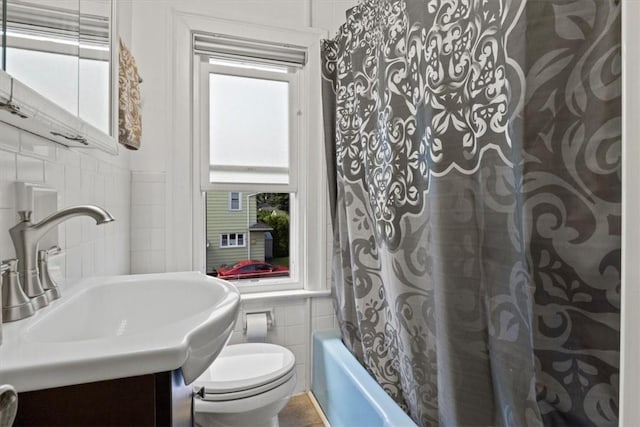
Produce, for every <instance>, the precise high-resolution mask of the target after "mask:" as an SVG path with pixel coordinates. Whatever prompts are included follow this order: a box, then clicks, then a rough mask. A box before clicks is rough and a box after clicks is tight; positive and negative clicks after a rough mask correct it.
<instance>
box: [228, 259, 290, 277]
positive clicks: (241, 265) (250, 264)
mask: <svg viewBox="0 0 640 427" xmlns="http://www.w3.org/2000/svg"><path fill="white" fill-rule="evenodd" d="M288 275H289V268H288V267H283V266H281V265H271V264H268V263H266V262H262V261H253V260H245V261H240V262H238V263H236V264H235V265H233V267H227V266H221V267H220V268H219V269H218V277H219V278H221V279H227V280H236V279H262V278H268V277H281V276H288Z"/></svg>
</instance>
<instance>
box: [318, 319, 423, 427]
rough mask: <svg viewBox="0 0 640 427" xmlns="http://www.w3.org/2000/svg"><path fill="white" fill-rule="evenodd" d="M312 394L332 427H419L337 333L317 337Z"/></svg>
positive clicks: (324, 333) (320, 333)
mask: <svg viewBox="0 0 640 427" xmlns="http://www.w3.org/2000/svg"><path fill="white" fill-rule="evenodd" d="M311 391H312V392H313V395H314V397H315V399H316V401H317V402H318V404H319V405H320V407H321V408H322V411H323V412H324V414H325V416H326V417H327V419H328V420H329V423H330V424H331V427H415V426H416V424H415V423H414V422H413V421H412V420H411V418H409V416H408V415H407V414H406V413H405V412H404V411H403V410H402V409H400V407H399V406H398V405H397V404H396V403H395V402H394V401H393V399H391V397H389V395H388V394H387V393H386V392H385V391H384V390H383V389H382V387H380V385H378V383H377V382H376V381H375V380H374V379H373V378H372V377H371V375H369V373H368V372H367V371H366V370H365V369H364V368H363V367H362V365H360V363H358V361H357V360H356V358H355V357H353V355H352V354H351V353H350V352H349V350H347V348H346V347H345V346H344V344H342V341H341V340H340V333H339V332H337V331H322V332H316V333H314V335H313V372H312V385H311Z"/></svg>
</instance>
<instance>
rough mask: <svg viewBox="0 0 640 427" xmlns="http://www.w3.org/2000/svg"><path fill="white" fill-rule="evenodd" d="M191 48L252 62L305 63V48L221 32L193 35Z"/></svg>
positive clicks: (195, 50)
mask: <svg viewBox="0 0 640 427" xmlns="http://www.w3.org/2000/svg"><path fill="white" fill-rule="evenodd" d="M193 50H194V52H195V53H196V54H198V55H204V56H210V57H217V58H230V59H234V60H237V59H238V58H243V59H246V60H249V61H252V62H262V63H267V64H278V65H287V66H292V67H302V66H304V65H305V64H306V63H307V50H306V49H305V48H304V47H301V46H295V45H289V44H280V43H271V42H263V41H255V40H250V39H244V38H241V37H235V36H229V35H223V34H200V33H195V34H194V35H193Z"/></svg>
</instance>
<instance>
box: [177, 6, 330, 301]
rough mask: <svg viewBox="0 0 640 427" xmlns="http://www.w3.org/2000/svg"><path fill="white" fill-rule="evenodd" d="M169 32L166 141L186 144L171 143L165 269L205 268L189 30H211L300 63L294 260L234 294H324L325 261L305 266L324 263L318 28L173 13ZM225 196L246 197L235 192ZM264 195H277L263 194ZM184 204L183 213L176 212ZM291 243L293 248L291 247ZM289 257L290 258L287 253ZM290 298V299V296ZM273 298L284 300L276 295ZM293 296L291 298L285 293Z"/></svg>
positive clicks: (321, 34)
mask: <svg viewBox="0 0 640 427" xmlns="http://www.w3.org/2000/svg"><path fill="white" fill-rule="evenodd" d="M172 14H173V23H174V25H175V26H174V27H173V31H172V33H171V36H168V38H167V43H169V44H173V45H174V46H175V51H174V52H175V54H174V56H172V59H171V61H170V62H168V63H167V65H168V66H169V67H171V68H172V69H173V93H174V94H175V97H176V99H175V101H176V102H175V103H174V104H173V106H172V108H171V109H170V110H168V111H167V119H168V120H169V119H171V120H172V121H173V123H174V125H173V128H172V136H173V138H174V141H181V140H184V137H185V135H190V142H191V144H188V145H184V144H176V145H175V146H174V154H175V156H173V157H172V168H171V170H170V171H169V175H170V176H169V178H168V180H167V182H168V184H169V189H170V195H169V197H168V198H167V203H168V208H169V215H170V216H169V222H170V224H171V227H170V228H168V229H169V234H168V238H167V242H168V245H167V248H168V251H167V268H168V269H172V270H179V269H185V268H192V269H194V270H198V271H201V272H205V270H206V252H205V241H206V221H205V198H204V193H203V192H202V188H200V185H199V184H200V183H201V176H202V171H201V170H200V169H201V168H200V165H201V161H202V158H203V157H207V156H205V155H204V153H202V151H201V147H202V144H201V142H202V139H201V138H202V124H201V117H200V114H196V113H197V112H198V111H200V110H199V109H200V105H201V102H202V98H203V97H202V96H201V93H202V92H201V91H200V90H199V86H200V77H201V76H200V63H201V61H200V59H199V58H198V57H196V56H195V55H194V51H193V35H194V33H196V32H211V29H212V28H214V29H215V32H216V33H217V34H227V35H230V36H236V37H243V38H251V39H254V40H264V41H266V42H273V43H281V44H285V45H287V44H294V45H297V46H303V47H305V48H306V50H307V58H308V60H307V65H306V66H305V67H304V68H303V69H302V70H300V71H299V79H300V80H299V88H300V94H299V97H300V105H301V107H302V108H301V114H300V115H299V123H300V124H299V129H302V130H303V131H302V130H301V131H300V135H301V138H300V140H299V148H300V150H299V153H298V155H297V158H296V159H294V161H293V162H294V164H295V166H296V168H297V170H300V171H304V174H301V175H300V176H299V179H298V182H297V186H298V191H297V193H296V197H295V199H296V200H295V203H292V207H291V210H292V212H291V217H292V219H293V218H295V219H296V220H297V221H296V223H295V224H293V221H292V224H291V229H292V233H297V235H296V236H293V235H292V236H291V237H292V239H291V240H292V241H293V240H294V238H295V244H292V246H291V253H290V258H291V259H295V260H297V263H296V265H295V275H293V276H292V277H290V278H283V279H286V280H279V279H275V278H274V279H273V285H268V286H267V285H266V284H260V286H257V287H254V289H251V288H250V287H245V286H241V287H240V290H241V292H243V293H245V292H256V293H258V295H257V296H258V297H259V296H260V295H262V294H264V293H266V294H265V295H269V294H271V293H272V291H283V292H286V291H288V290H295V292H298V290H301V291H305V292H306V291H310V292H316V291H322V292H323V293H324V292H326V290H327V289H328V284H327V280H326V278H327V263H326V262H307V260H309V261H311V260H314V261H315V260H324V259H326V257H327V226H328V219H327V208H326V203H327V198H326V197H327V189H326V169H325V161H324V158H325V157H324V154H325V150H324V144H323V129H322V105H321V94H320V86H321V85H320V80H321V76H320V70H321V64H320V45H321V40H322V39H323V38H327V36H328V34H327V32H326V31H324V30H317V29H313V28H302V29H294V28H279V27H273V26H266V25H260V24H255V23H246V22H241V21H231V20H226V19H218V18H213V17H208V16H202V15H194V14H190V13H186V12H181V11H179V10H174V11H173V12H172ZM184 170H192V171H193V175H191V176H186V175H184V174H180V173H178V171H184ZM189 187H190V188H192V192H191V193H185V192H184V188H189ZM233 191H246V190H245V189H242V188H235V189H233ZM265 191H268V192H278V191H281V190H278V189H265ZM189 203H190V204H191V206H192V210H191V212H190V213H191V215H190V216H188V211H185V210H184V208H183V206H185V204H189ZM186 243H190V244H191V245H190V247H191V250H190V251H189V252H185V251H184V250H183V249H180V248H184V245H185V244H186ZM294 245H295V248H294ZM293 251H296V252H297V253H296V254H294V253H293ZM294 294H295V295H297V293H294ZM277 295H282V296H284V295H285V294H283V293H281V292H278V293H277ZM292 295H293V294H292Z"/></svg>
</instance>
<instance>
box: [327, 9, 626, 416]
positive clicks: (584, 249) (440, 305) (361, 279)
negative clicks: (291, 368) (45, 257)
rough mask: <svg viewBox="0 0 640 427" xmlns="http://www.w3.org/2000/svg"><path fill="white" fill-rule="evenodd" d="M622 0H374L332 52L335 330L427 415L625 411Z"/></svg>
mask: <svg viewBox="0 0 640 427" xmlns="http://www.w3.org/2000/svg"><path fill="white" fill-rule="evenodd" d="M619 15H620V6H619V4H618V2H617V1H614V0H530V1H524V0H379V1H375V0H369V1H361V3H360V4H359V5H358V6H357V7H355V8H354V9H352V10H351V11H349V13H348V16H347V21H346V23H345V24H344V25H343V26H342V28H341V29H340V31H339V34H338V35H337V37H336V38H335V39H334V40H330V41H327V42H326V43H325V45H324V49H323V103H324V111H325V130H326V132H325V134H326V136H327V148H328V154H329V155H328V163H329V165H328V166H329V171H330V177H331V178H333V180H332V182H331V183H330V190H331V192H332V199H333V200H332V210H333V224H334V259H333V293H334V297H335V303H336V311H337V314H338V318H339V323H340V328H341V331H342V335H343V341H344V342H345V344H346V345H347V346H348V347H349V348H350V350H351V351H352V352H353V353H354V354H355V355H356V357H357V358H358V359H359V360H360V361H361V362H362V364H363V365H364V366H365V367H366V368H367V370H368V371H369V372H370V373H371V374H372V375H373V376H374V377H375V378H376V379H377V381H378V382H379V383H380V384H381V385H382V386H383V387H384V388H385V390H386V391H387V392H388V393H389V394H390V395H391V396H392V397H393V398H394V399H395V400H396V401H397V402H398V403H399V404H400V405H402V406H403V407H405V408H406V409H407V411H408V412H409V413H410V415H411V416H412V418H413V419H414V420H415V421H416V422H417V423H418V424H420V425H423V426H436V425H448V426H457V425H483V426H488V425H503V426H535V425H543V424H544V425H594V426H596V425H597V426H606V425H616V424H617V412H618V409H617V407H618V406H617V405H618V375H619V361H618V359H619V329H620V316H619V307H620V223H621V206H620V201H621V181H620V160H621V159H620V156H621V100H620V97H621V83H620V77H621V54H620V19H619V18H620V16H619Z"/></svg>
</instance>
